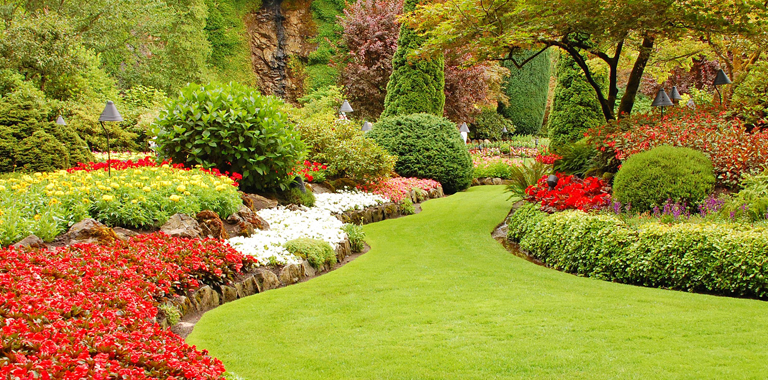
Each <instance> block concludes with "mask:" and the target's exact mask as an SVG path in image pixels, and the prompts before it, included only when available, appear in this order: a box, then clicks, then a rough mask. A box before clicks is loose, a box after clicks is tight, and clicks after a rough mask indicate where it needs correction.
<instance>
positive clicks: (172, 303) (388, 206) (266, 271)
mask: <svg viewBox="0 0 768 380" xmlns="http://www.w3.org/2000/svg"><path fill="white" fill-rule="evenodd" d="M443 196H444V194H443V189H442V188H436V189H432V190H430V191H420V192H419V191H415V190H411V191H410V192H409V194H408V198H406V199H410V200H411V201H412V202H413V203H414V205H417V204H418V203H421V202H423V201H426V200H428V199H434V198H441V197H443ZM400 216H403V213H402V206H401V205H400V204H399V203H385V204H382V205H378V206H373V207H368V208H365V209H362V210H352V211H347V212H344V213H343V214H341V215H337V216H336V217H337V218H338V219H339V220H341V221H342V222H344V223H356V224H368V223H375V222H380V221H382V220H385V219H394V218H397V217H400ZM352 254H353V252H352V248H351V245H350V243H349V239H345V240H344V241H343V242H341V243H339V244H337V245H336V261H337V264H336V266H334V267H331V266H328V265H326V266H325V267H323V268H318V269H315V268H314V267H312V266H311V265H309V262H308V261H307V260H304V261H302V262H301V264H299V265H296V264H289V265H285V266H282V267H259V268H257V269H256V270H255V271H254V272H251V273H246V274H245V275H243V276H242V277H241V278H240V279H238V280H236V281H235V282H234V283H232V284H230V285H222V286H221V287H219V289H216V288H215V287H211V286H209V285H205V286H202V287H200V288H198V289H197V290H194V291H187V292H186V294H185V295H182V296H178V297H174V298H173V299H167V300H166V301H165V302H162V303H161V306H163V305H164V306H165V307H173V308H175V309H176V310H178V311H179V314H180V316H179V323H177V324H175V325H173V326H170V324H169V322H168V316H166V315H165V314H164V312H163V311H162V310H160V311H159V312H158V315H157V316H156V317H155V322H156V323H158V324H159V325H160V326H162V327H163V328H169V327H170V328H171V330H172V331H173V332H174V333H176V334H177V335H179V336H181V337H182V338H186V336H187V335H188V334H189V332H191V327H192V326H194V323H195V322H197V320H198V319H199V317H200V316H202V314H203V313H205V312H206V311H209V310H212V309H215V308H216V307H218V306H220V305H223V304H225V303H227V302H232V301H235V300H238V299H240V298H244V297H248V296H251V295H254V294H258V293H261V292H265V291H267V290H270V289H277V288H282V287H285V286H289V285H293V284H296V283H298V282H301V281H303V280H306V279H310V278H313V277H316V276H319V275H321V274H323V273H326V272H329V271H331V270H333V269H336V268H338V267H340V266H341V265H344V264H345V263H344V260H345V259H346V258H347V257H348V256H351V255H352ZM190 321H191V322H190Z"/></svg>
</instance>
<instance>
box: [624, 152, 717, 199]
mask: <svg viewBox="0 0 768 380" xmlns="http://www.w3.org/2000/svg"><path fill="white" fill-rule="evenodd" d="M714 185H715V175H714V173H713V169H712V163H711V161H710V160H709V159H708V158H707V157H706V156H705V155H704V154H702V153H701V152H697V151H695V150H693V149H690V148H678V147H671V146H660V147H657V148H654V149H652V150H650V151H647V152H642V153H638V154H635V155H633V156H631V157H630V158H629V159H627V161H626V162H624V164H623V166H622V167H621V169H620V170H619V172H618V173H617V174H616V177H615V179H614V182H613V195H614V197H615V198H616V200H618V201H619V202H621V203H625V204H626V203H631V204H632V207H633V208H634V209H635V210H636V211H638V212H643V211H648V210H650V209H651V208H653V207H654V206H662V205H663V204H664V203H665V202H666V201H667V200H668V199H671V200H672V201H675V202H681V203H687V204H689V205H694V204H699V203H700V202H701V201H702V200H704V198H706V197H707V195H709V194H710V192H711V191H712V189H713V188H714Z"/></svg>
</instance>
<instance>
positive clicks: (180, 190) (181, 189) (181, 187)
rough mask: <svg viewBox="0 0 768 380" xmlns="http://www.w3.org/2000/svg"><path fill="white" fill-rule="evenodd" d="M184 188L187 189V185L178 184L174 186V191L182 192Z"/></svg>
mask: <svg viewBox="0 0 768 380" xmlns="http://www.w3.org/2000/svg"><path fill="white" fill-rule="evenodd" d="M186 190H187V187H186V186H184V185H179V186H177V187H176V191H178V192H180V193H182V192H184V191H186Z"/></svg>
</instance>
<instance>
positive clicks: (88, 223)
mask: <svg viewBox="0 0 768 380" xmlns="http://www.w3.org/2000/svg"><path fill="white" fill-rule="evenodd" d="M63 239H64V240H65V241H66V242H67V244H68V245H71V244H77V243H97V244H112V243H114V242H115V240H118V239H119V237H118V236H117V234H115V231H113V230H112V229H111V228H109V227H107V226H105V225H104V224H102V223H100V222H98V221H97V220H95V219H91V218H88V219H83V220H81V221H79V222H77V223H75V225H73V226H72V227H70V229H69V231H67V233H66V234H64V236H63Z"/></svg>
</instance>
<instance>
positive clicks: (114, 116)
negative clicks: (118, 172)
mask: <svg viewBox="0 0 768 380" xmlns="http://www.w3.org/2000/svg"><path fill="white" fill-rule="evenodd" d="M105 121H117V122H120V121H123V117H122V116H120V112H118V111H117V107H115V103H113V102H112V101H111V100H109V101H107V106H106V107H104V111H102V112H101V116H99V123H101V129H103V130H104V134H105V135H106V136H107V172H108V173H109V176H110V177H111V176H112V168H111V167H110V163H109V161H111V160H112V155H111V152H112V148H111V147H110V146H109V132H107V128H106V127H104V122H105Z"/></svg>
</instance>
